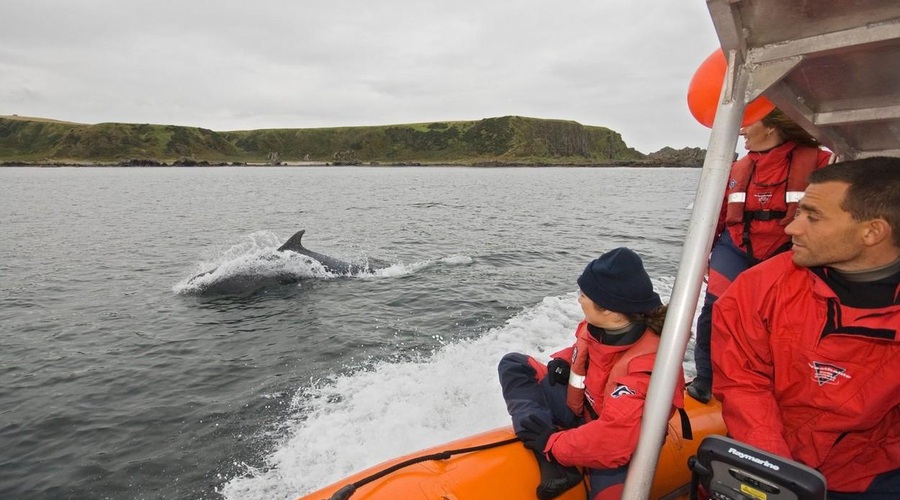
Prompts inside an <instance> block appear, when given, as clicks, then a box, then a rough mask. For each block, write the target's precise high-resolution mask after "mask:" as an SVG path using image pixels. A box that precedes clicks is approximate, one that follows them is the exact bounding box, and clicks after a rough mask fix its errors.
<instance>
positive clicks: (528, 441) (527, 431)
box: [516, 415, 556, 453]
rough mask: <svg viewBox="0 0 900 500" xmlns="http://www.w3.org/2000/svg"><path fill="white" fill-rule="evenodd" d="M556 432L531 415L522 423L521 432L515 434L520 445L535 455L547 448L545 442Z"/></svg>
mask: <svg viewBox="0 0 900 500" xmlns="http://www.w3.org/2000/svg"><path fill="white" fill-rule="evenodd" d="M554 432H556V429H554V428H553V427H551V426H548V425H547V424H545V423H543V422H541V421H540V419H538V418H537V417H536V416H534V415H531V416H529V417H528V418H526V419H525V420H523V421H522V430H520V431H519V432H517V433H516V435H517V436H519V439H521V440H522V443H523V444H524V445H525V447H526V448H528V449H529V450H532V451H535V452H537V453H543V452H544V448H546V447H547V441H548V440H550V435H551V434H553V433H554Z"/></svg>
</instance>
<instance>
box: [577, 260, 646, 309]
mask: <svg viewBox="0 0 900 500" xmlns="http://www.w3.org/2000/svg"><path fill="white" fill-rule="evenodd" d="M578 287H579V288H581V291H582V293H584V294H585V295H587V297H588V298H589V299H591V300H592V301H593V302H594V303H595V304H597V305H598V306H600V307H602V308H604V309H608V310H610V311H614V312H617V313H646V312H650V311H652V310H654V309H656V308H657V307H659V306H661V305H662V301H660V300H659V295H657V293H656V292H654V291H653V283H651V282H650V276H649V275H647V271H645V270H644V263H643V262H641V258H640V257H639V256H638V254H636V253H634V252H633V251H631V250H629V249H627V248H624V247H621V248H616V249H614V250H610V251H609V252H606V253H605V254H603V255H601V256H600V257H598V258H597V259H594V260H593V261H592V262H591V263H590V264H588V265H587V267H585V268H584V272H583V273H581V276H579V277H578Z"/></svg>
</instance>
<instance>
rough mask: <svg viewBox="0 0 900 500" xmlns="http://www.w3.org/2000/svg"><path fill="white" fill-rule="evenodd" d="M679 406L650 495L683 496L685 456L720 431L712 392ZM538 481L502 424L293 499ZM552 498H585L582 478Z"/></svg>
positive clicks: (518, 494) (410, 494)
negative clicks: (703, 398) (709, 398)
mask: <svg viewBox="0 0 900 500" xmlns="http://www.w3.org/2000/svg"><path fill="white" fill-rule="evenodd" d="M685 410H686V411H685V414H686V415H687V417H688V422H689V425H684V424H683V422H682V417H681V415H680V414H677V413H676V414H675V416H674V417H672V419H670V420H669V429H668V433H667V436H666V443H665V445H664V446H663V448H662V451H661V452H660V455H659V461H658V463H657V468H656V475H655V478H654V480H653V488H652V491H651V498H665V499H676V498H688V497H689V493H690V483H691V472H690V469H689V468H688V458H690V457H691V456H692V455H694V454H696V452H697V447H698V446H699V445H700V441H702V440H703V438H704V437H705V436H707V435H710V434H720V435H724V434H725V424H724V423H723V421H722V416H721V407H720V406H719V403H718V402H716V401H715V400H713V401H711V402H710V403H709V404H705V405H704V404H702V403H699V402H698V401H696V400H694V399H693V398H691V397H688V396H687V395H686V396H685ZM539 481H540V473H539V472H538V467H537V462H536V461H535V459H534V455H533V454H532V453H531V452H530V451H529V450H527V449H526V448H525V447H524V446H522V442H521V441H519V440H518V439H516V436H515V434H513V431H512V427H503V428H499V429H495V430H492V431H487V432H483V433H481V434H476V435H474V436H469V437H467V438H463V439H460V440H457V441H452V442H450V443H446V444H443V445H440V446H435V447H433V448H429V449H425V450H421V451H417V452H415V453H411V454H409V455H406V456H402V457H398V458H395V459H392V460H388V461H386V462H383V463H381V464H378V465H375V466H373V467H370V468H368V469H366V470H364V471H361V472H359V473H356V474H354V475H352V476H349V477H347V478H345V479H343V480H342V481H338V482H337V483H334V484H332V485H330V486H327V487H325V488H322V489H320V490H318V491H314V492H312V493H309V494H308V495H306V496H303V497H301V498H300V499H299V500H339V499H340V500H344V499H353V500H366V499H368V500H403V499H410V500H412V499H441V500H444V499H446V500H465V499H490V498H497V499H500V498H502V499H506V500H519V499H521V500H525V499H528V500H533V499H534V498H536V497H535V490H536V488H537V485H538V482H539ZM557 498H559V499H562V500H585V499H586V498H587V490H586V484H583V485H581V486H576V487H574V488H572V489H571V490H569V491H568V492H566V493H565V494H563V495H562V496H560V497H557Z"/></svg>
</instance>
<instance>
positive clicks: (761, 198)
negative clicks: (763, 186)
mask: <svg viewBox="0 0 900 500" xmlns="http://www.w3.org/2000/svg"><path fill="white" fill-rule="evenodd" d="M771 199H772V193H756V200H757V201H758V202H759V204H760V205H765V204H766V203H768V202H769V200H771Z"/></svg>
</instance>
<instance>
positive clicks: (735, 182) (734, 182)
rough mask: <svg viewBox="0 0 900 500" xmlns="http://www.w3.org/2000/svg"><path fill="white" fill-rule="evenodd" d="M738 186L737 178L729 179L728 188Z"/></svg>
mask: <svg viewBox="0 0 900 500" xmlns="http://www.w3.org/2000/svg"><path fill="white" fill-rule="evenodd" d="M735 186H737V179H731V180H729V181H728V189H734V187H735Z"/></svg>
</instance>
